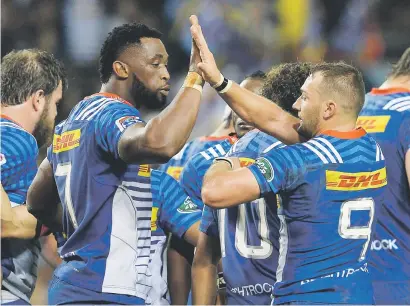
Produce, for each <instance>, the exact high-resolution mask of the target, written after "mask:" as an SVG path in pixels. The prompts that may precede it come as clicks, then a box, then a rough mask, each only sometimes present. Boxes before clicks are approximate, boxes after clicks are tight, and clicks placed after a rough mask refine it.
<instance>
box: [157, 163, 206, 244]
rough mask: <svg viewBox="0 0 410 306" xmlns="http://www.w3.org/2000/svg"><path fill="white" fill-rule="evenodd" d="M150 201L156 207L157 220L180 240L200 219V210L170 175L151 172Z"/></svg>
mask: <svg viewBox="0 0 410 306" xmlns="http://www.w3.org/2000/svg"><path fill="white" fill-rule="evenodd" d="M151 182H152V183H151V184H152V200H153V205H154V207H158V220H159V225H160V227H161V228H162V229H166V230H168V231H170V232H171V233H173V234H174V235H177V236H178V237H180V238H182V236H183V235H184V234H185V232H186V231H187V230H188V229H189V228H190V227H191V226H192V225H194V224H195V223H196V222H198V221H199V220H200V219H201V215H202V209H200V208H199V207H198V206H197V205H196V204H195V203H194V202H193V201H192V200H191V199H190V197H189V196H188V195H187V194H186V193H185V191H184V190H183V188H182V187H181V186H180V185H179V183H178V182H177V181H176V180H175V179H174V178H173V177H172V176H170V175H168V174H166V173H164V172H161V171H157V170H153V171H152V172H151Z"/></svg>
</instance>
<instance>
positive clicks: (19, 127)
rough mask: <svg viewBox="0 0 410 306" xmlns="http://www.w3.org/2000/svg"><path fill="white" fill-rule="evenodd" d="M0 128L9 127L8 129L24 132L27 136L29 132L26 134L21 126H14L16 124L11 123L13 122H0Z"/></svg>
mask: <svg viewBox="0 0 410 306" xmlns="http://www.w3.org/2000/svg"><path fill="white" fill-rule="evenodd" d="M0 127H10V128H14V129H18V130H22V131H24V132H26V133H27V134H29V132H27V131H26V130H25V129H23V128H22V127H21V126H19V125H18V124H16V123H13V122H5V121H1V122H0Z"/></svg>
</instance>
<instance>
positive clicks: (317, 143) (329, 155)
mask: <svg viewBox="0 0 410 306" xmlns="http://www.w3.org/2000/svg"><path fill="white" fill-rule="evenodd" d="M309 143H310V144H311V145H313V146H315V147H316V148H317V149H318V150H321V151H322V152H323V153H324V154H326V155H327V157H328V158H329V160H330V161H331V162H332V163H336V158H334V157H333V155H332V154H331V153H330V151H329V150H328V149H326V148H325V147H324V146H323V145H322V144H320V143H319V142H317V141H316V140H314V139H312V140H310V141H309Z"/></svg>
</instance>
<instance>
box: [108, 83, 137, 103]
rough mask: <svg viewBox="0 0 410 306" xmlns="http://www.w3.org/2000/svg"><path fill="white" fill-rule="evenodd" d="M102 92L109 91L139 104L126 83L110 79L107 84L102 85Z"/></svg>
mask: <svg viewBox="0 0 410 306" xmlns="http://www.w3.org/2000/svg"><path fill="white" fill-rule="evenodd" d="M100 92H107V93H111V94H115V95H117V96H119V97H120V98H121V99H123V100H125V101H127V102H129V103H131V104H132V105H134V106H137V105H138V104H137V101H134V98H133V97H132V95H131V93H130V92H129V88H128V87H126V86H125V84H124V83H120V82H112V81H108V83H106V84H102V85H101V89H100Z"/></svg>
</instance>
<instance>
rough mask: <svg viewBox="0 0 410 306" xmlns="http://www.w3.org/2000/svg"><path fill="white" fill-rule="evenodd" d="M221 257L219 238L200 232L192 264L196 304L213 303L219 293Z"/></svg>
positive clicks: (193, 294)
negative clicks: (218, 271)
mask: <svg viewBox="0 0 410 306" xmlns="http://www.w3.org/2000/svg"><path fill="white" fill-rule="evenodd" d="M220 258H221V250H220V246H219V240H218V239H216V238H213V237H211V236H208V235H206V234H205V233H202V232H201V233H199V238H198V244H197V247H196V250H195V255H194V262H193V264H192V299H193V304H194V305H213V304H215V300H216V294H217V286H216V279H217V270H216V269H217V265H218V261H219V259H220Z"/></svg>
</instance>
